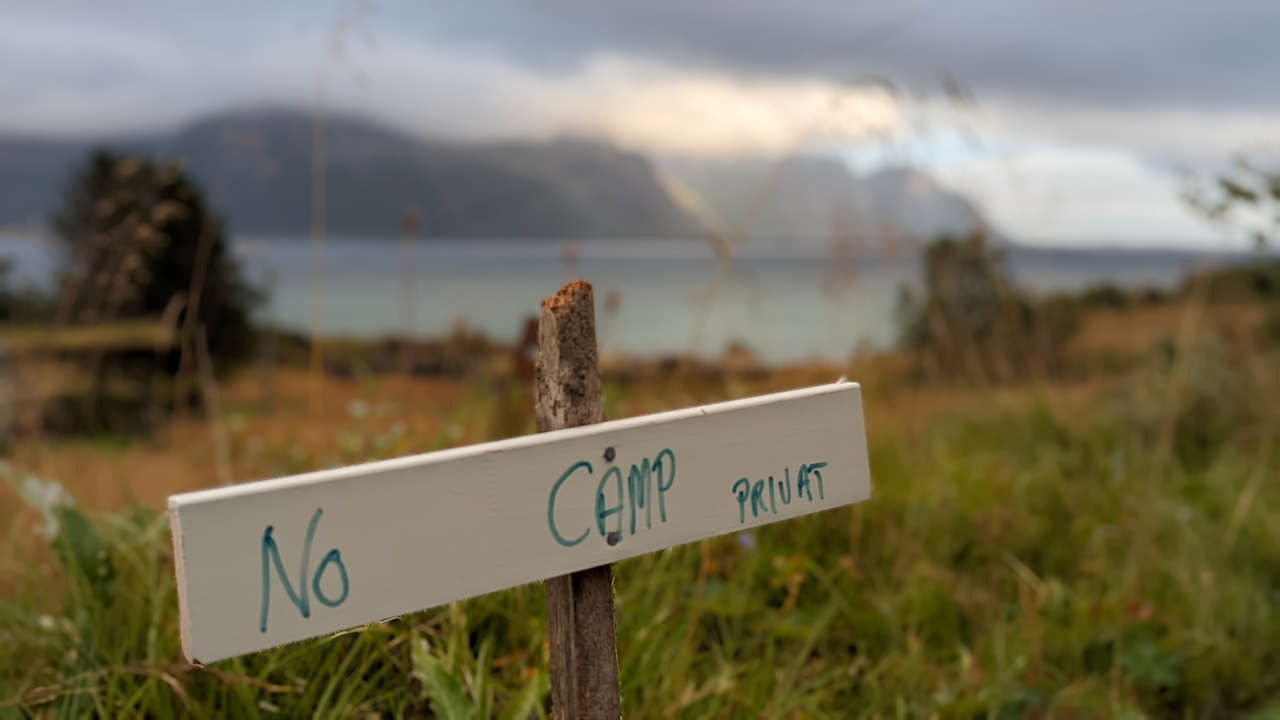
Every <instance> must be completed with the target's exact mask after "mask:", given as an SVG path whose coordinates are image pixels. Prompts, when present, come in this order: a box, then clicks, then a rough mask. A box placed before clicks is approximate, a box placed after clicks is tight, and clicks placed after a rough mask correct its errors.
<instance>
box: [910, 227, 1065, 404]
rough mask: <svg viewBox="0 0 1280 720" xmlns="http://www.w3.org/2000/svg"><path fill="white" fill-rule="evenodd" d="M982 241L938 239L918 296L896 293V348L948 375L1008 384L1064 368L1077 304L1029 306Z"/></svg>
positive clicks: (978, 235)
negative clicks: (921, 295) (917, 353)
mask: <svg viewBox="0 0 1280 720" xmlns="http://www.w3.org/2000/svg"><path fill="white" fill-rule="evenodd" d="M1001 261H1002V258H1001V256H1000V254H999V253H998V252H997V251H994V250H991V249H990V248H989V247H988V245H987V241H986V237H985V236H984V235H982V234H981V233H973V234H971V235H969V236H968V237H967V238H964V239H956V238H952V237H946V236H944V237H942V238H940V239H938V240H937V241H935V242H934V243H932V244H931V245H930V246H929V247H928V248H927V249H926V251H925V257H924V278H923V279H924V298H923V300H917V299H916V297H915V295H914V294H913V293H912V292H911V291H910V289H908V288H905V287H904V288H902V289H901V290H900V294H899V298H898V308H897V315H898V322H899V326H900V333H901V334H900V343H901V344H902V345H903V346H904V347H907V348H910V349H914V350H918V351H920V352H922V353H923V354H924V357H925V359H926V362H927V363H928V364H929V365H931V366H932V367H933V368H934V369H935V370H936V371H938V372H939V373H941V374H943V375H946V376H963V377H968V378H971V379H975V380H980V381H1008V380H1016V379H1025V378H1028V377H1036V376H1046V375H1053V374H1057V373H1059V372H1061V370H1062V349H1063V346H1064V345H1065V344H1066V341H1067V339H1068V338H1069V337H1070V336H1071V334H1072V333H1073V332H1074V331H1075V329H1076V326H1077V324H1078V310H1077V308H1076V304H1075V303H1074V302H1072V301H1070V300H1069V299H1065V298H1057V299H1049V300H1043V301H1033V300H1032V299H1031V298H1030V297H1028V296H1027V295H1026V294H1025V293H1023V292H1021V291H1020V290H1018V289H1017V288H1016V287H1014V285H1013V283H1012V282H1011V281H1010V280H1009V278H1008V277H1007V276H1006V274H1005V272H1004V269H1003V267H1002V266H1001Z"/></svg>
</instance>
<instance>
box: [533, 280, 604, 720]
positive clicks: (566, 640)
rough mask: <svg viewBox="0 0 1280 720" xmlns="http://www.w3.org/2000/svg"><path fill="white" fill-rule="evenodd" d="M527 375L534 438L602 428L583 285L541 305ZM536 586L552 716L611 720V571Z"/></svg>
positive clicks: (591, 314) (591, 317) (589, 306)
mask: <svg viewBox="0 0 1280 720" xmlns="http://www.w3.org/2000/svg"><path fill="white" fill-rule="evenodd" d="M535 368H536V372H535V375H536V379H535V387H536V389H535V393H536V400H535V407H536V413H537V417H538V431H539V432H545V431H547V430H559V429H562V428H568V427H575V426H578V425H590V424H592V423H598V422H603V421H604V407H603V405H602V401H601V396H600V364H599V358H598V356H597V351H596V318H595V301H594V298H593V296H592V292H591V285H590V283H587V282H586V281H583V280H575V281H573V282H571V283H569V284H568V285H565V286H564V287H562V288H560V292H558V293H556V294H555V295H553V296H551V297H548V298H547V299H545V300H543V301H542V311H541V313H540V315H539V317H538V359H537V362H536V365H535ZM610 449H611V448H610ZM610 449H606V448H601V449H600V450H601V453H602V454H605V453H607V452H608V450H610ZM610 459H612V458H610ZM543 587H544V588H545V591H546V595H547V634H548V636H549V639H550V643H551V704H552V710H553V711H554V713H555V717H556V718H557V720H578V718H592V719H593V720H594V719H595V718H609V720H616V718H619V717H621V715H622V709H621V701H620V696H619V691H618V648H617V644H616V641H615V638H614V627H613V569H612V566H611V565H601V566H599V567H594V568H590V569H588V570H583V571H581V572H575V573H571V574H569V575H561V576H559V577H555V578H551V579H549V580H546V581H545V582H544V583H543Z"/></svg>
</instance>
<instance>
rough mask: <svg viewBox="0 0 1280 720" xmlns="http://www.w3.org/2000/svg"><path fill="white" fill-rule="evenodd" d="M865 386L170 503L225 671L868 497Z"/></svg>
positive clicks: (189, 600)
mask: <svg viewBox="0 0 1280 720" xmlns="http://www.w3.org/2000/svg"><path fill="white" fill-rule="evenodd" d="M870 494H871V483H870V474H869V471H868V467H867V447H866V433H865V430H864V427H863V418H862V400H861V396H860V394H859V387H858V385H857V384H856V383H851V382H839V383H835V384H831V385H822V386H818V387H814V388H808V389H804V390H795V391H790V392H783V393H778V394H774V395H765V396H760V397H755V398H748V399H744V400H734V401H731V402H724V403H718V404H714V405H705V406H702V407H695V408H689V409H685V410H676V411H672V412H664V413H658V414H655V415H647V416H644V417H637V418H631V419H627V420H617V421H612V422H606V423H601V424H598V425H589V426H585V427H579V428H571V429H568V430H558V431H554V432H548V433H541V434H538V435H529V436H526V437H520V438H515V439H511V440H503V441H500V442H491V443H484V444H480V445H471V446H468V447H462V448H456V449H452V450H444V451H440V452H433V453H427V454H424V455H417V456H412V457H405V458H399V459H395V460H386V461H381V462H374V463H368V464H364V465H356V466H352V467H346V468H340V469H336V470H325V471H321V472H314V473H307V474H304V475H295V476H292V477H286V478H279V479H276V480H265V481H262V482H255V483H248V484H244V485H235V486H230V487H223V488H217V489H213V490H203V491H199V492H191V493H184V494H181V495H174V496H172V497H170V498H169V513H170V521H171V527H172V531H173V543H174V556H175V558H176V566H177V576H178V599H179V603H180V605H181V613H182V647H183V651H184V652H185V653H186V655H187V657H188V658H189V659H191V660H198V661H201V662H211V661H214V660H219V659H221V658H226V657H230V656H233V655H240V654H243V653H248V652H253V651H255V650H261V649H264V648H268V647H272V646H275V645H280V644H282V643H287V642H292V641H295V640H301V639H303V638H307V637H313V636H316V635H322V634H325V633H330V632H334V631H337V630H341V629H344V628H349V627H353V626H356V625H361V624H365V623H368V622H372V621H376V620H383V619H386V618H391V617H395V616H398V615H402V614H405V613H409V612H413V611H416V610H420V609H423V608H427V607H432V606H435V605H441V604H444V603H448V602H451V601H454V600H459V599H462V598H467V597H472V596H475V595H481V594H483V593H488V592H492V591H495V590H501V589H503V588H508V587H512V586H515V585H520V584H523V583H528V582H533V581H535V580H541V579H544V578H548V577H553V576H556V575H563V574H565V573H569V572H573V571H577V570H583V569H585V568H589V567H594V566H596V565H602V564H605V563H611V562H615V561H618V560H622V559H624V558H628V557H632V556H635V555H641V554H644V553H648V552H652V551H655V550H660V549H662V548H667V547H671V546H674V545H680V544H683V543H688V542H692V541H694V540H700V539H703V538H706V537H710V536H713V535H720V534H724V533H729V532H734V531H738V530H741V529H745V528H749V527H753V526H756V525H763V524H766V523H771V522H776V521H778V520H782V519H784V518H790V517H796V516H798V515H806V514H808V513H812V512H816V511H818V510H825V509H828V508H833V507H837V506H841V505H848V504H850V503H855V502H858V501H861V500H865V499H867V498H868V497H870Z"/></svg>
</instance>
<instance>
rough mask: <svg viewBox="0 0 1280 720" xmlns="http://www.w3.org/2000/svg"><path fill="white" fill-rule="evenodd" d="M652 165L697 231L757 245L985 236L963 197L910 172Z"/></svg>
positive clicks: (808, 162) (694, 161)
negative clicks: (692, 218) (714, 232)
mask: <svg viewBox="0 0 1280 720" xmlns="http://www.w3.org/2000/svg"><path fill="white" fill-rule="evenodd" d="M657 165H658V167H659V170H660V172H661V175H662V177H663V178H664V180H665V182H666V183H667V184H668V186H669V188H670V192H671V193H672V195H673V196H675V197H680V198H684V204H685V205H686V210H688V211H689V212H690V213H691V214H693V215H695V216H696V217H698V218H699V219H700V221H701V222H702V223H703V224H704V225H708V226H711V227H715V228H716V229H717V231H719V232H722V233H727V234H735V235H740V236H744V237H745V238H746V239H747V240H748V242H753V243H754V244H758V245H765V246H769V245H783V246H792V247H796V248H803V249H827V248H830V247H831V245H832V244H835V243H847V244H849V245H852V246H853V247H855V248H857V249H859V250H861V251H864V252H868V253H883V252H885V251H886V250H887V249H890V248H886V246H893V245H896V246H897V248H898V249H906V250H912V249H915V248H918V247H919V246H920V245H923V244H925V243H927V242H928V241H929V240H931V239H933V238H935V237H937V236H939V235H943V234H952V235H961V234H966V233H969V232H971V231H974V230H984V231H988V232H990V231H991V228H990V227H989V226H988V224H987V222H986V220H985V219H984V218H983V217H982V214H981V213H980V212H979V211H978V209H977V208H976V207H975V206H974V204H973V203H972V202H971V201H970V200H969V199H968V198H966V197H964V196H963V195H961V194H959V193H956V192H953V191H950V190H947V189H945V188H943V187H941V186H940V185H938V183H937V182H936V181H935V180H934V179H933V178H932V177H930V176H929V175H928V174H926V173H924V172H923V171H920V170H918V169H915V168H910V167H901V166H899V167H885V168H881V169H878V170H875V171H873V172H871V173H869V174H866V175H855V174H854V173H853V172H851V171H850V170H849V168H848V166H847V165H845V164H844V163H843V162H840V161H839V160H837V159H834V158H829V157H819V156H804V155H799V156H793V157H788V158H781V159H766V158H728V159H725V158H714V159H707V158H664V159H661V160H659V161H658V162H657ZM997 239H999V237H998V234H997Z"/></svg>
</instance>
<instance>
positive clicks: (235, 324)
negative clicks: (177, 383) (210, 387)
mask: <svg viewBox="0 0 1280 720" xmlns="http://www.w3.org/2000/svg"><path fill="white" fill-rule="evenodd" d="M54 227H55V228H56V229H57V232H58V236H59V238H60V240H61V242H62V244H63V247H64V249H65V251H66V258H65V260H66V263H67V269H66V272H65V273H64V274H63V276H62V278H61V283H60V288H59V292H58V299H57V302H56V310H55V320H56V321H57V322H59V323H63V324H76V325H79V324H91V323H104V322H113V321H118V320H126V319H135V318H158V317H159V316H160V315H161V314H162V313H163V312H164V311H165V309H166V308H167V307H169V305H170V303H171V302H173V301H174V300H175V298H178V299H180V300H181V301H183V302H184V303H185V307H184V310H183V316H182V317H181V318H180V320H179V327H180V328H182V329H183V332H182V333H181V334H180V342H179V347H178V348H175V349H174V350H173V351H172V352H171V353H169V355H168V357H167V358H166V360H165V368H166V370H167V371H168V372H171V373H172V372H175V371H177V370H178V369H179V365H180V361H181V358H183V357H184V356H185V357H187V358H190V357H192V351H193V349H194V341H195V338H196V337H197V335H198V331H199V330H200V329H201V328H203V332H204V333H205V335H206V337H207V340H208V348H209V352H210V355H211V356H212V357H214V358H216V359H217V361H218V363H217V365H218V368H219V369H220V370H225V369H227V367H228V366H230V365H233V364H235V363H237V362H239V361H241V360H244V359H245V358H247V357H248V354H249V352H250V351H251V349H252V338H253V333H252V329H251V327H250V323H249V314H250V311H251V310H252V308H253V306H254V305H255V304H256V303H258V302H259V301H260V295H259V293H258V292H257V291H256V290H255V289H253V288H252V287H250V286H249V285H248V284H246V283H245V282H244V281H243V279H242V278H241V276H240V272H239V267H238V265H237V263H236V261H235V259H234V258H233V257H232V255H231V253H230V250H229V248H228V245H227V241H226V237H225V234H224V230H223V223H222V221H221V219H220V218H219V217H218V216H217V215H215V214H214V213H213V212H211V211H210V210H209V209H208V208H207V206H206V205H205V201H204V198H203V197H202V195H201V193H200V190H199V188H197V187H196V185H195V183H194V182H192V180H191V179H190V178H189V177H188V176H187V175H186V173H185V172H184V171H183V170H182V168H181V167H180V166H179V165H178V164H177V163H165V164H156V163H152V162H151V161H149V160H147V159H145V158H140V157H128V156H121V155H117V154H114V153H111V152H108V151H104V150H99V151H96V152H95V153H94V154H93V155H92V156H91V157H90V159H89V161H88V163H87V165H86V166H85V167H84V168H82V169H81V170H80V171H79V172H78V173H77V174H76V175H75V176H74V177H73V179H72V180H71V182H70V183H69V184H68V186H67V188H66V192H65V197H64V202H63V206H62V209H61V212H59V213H58V214H57V215H56V216H55V218H54ZM193 313H194V314H193ZM116 357H117V359H118V358H119V355H117V356H116ZM98 365H99V366H101V365H102V362H101V358H99V362H98Z"/></svg>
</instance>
